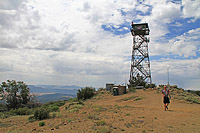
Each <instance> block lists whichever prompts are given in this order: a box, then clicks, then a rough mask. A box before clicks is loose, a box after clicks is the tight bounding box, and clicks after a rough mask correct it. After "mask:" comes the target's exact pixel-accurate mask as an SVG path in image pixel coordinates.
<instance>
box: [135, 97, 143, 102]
mask: <svg viewBox="0 0 200 133" xmlns="http://www.w3.org/2000/svg"><path fill="white" fill-rule="evenodd" d="M138 100H142V98H141V97H137V98H136V99H135V100H134V101H138Z"/></svg>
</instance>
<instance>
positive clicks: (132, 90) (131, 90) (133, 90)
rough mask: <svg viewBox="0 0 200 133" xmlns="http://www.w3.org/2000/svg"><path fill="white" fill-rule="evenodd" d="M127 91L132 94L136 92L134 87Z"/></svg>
mask: <svg viewBox="0 0 200 133" xmlns="http://www.w3.org/2000/svg"><path fill="white" fill-rule="evenodd" d="M128 90H129V92H133V93H134V92H135V91H136V89H135V87H129V88H128Z"/></svg>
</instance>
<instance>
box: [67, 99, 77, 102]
mask: <svg viewBox="0 0 200 133" xmlns="http://www.w3.org/2000/svg"><path fill="white" fill-rule="evenodd" d="M67 101H68V102H78V98H70V99H68V100H67Z"/></svg>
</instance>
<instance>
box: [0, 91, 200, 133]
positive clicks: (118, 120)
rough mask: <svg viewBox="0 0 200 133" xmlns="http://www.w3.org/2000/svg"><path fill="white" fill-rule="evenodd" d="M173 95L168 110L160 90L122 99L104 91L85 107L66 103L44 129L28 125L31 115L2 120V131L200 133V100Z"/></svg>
mask: <svg viewBox="0 0 200 133" xmlns="http://www.w3.org/2000/svg"><path fill="white" fill-rule="evenodd" d="M171 92H172V99H171V104H170V106H169V110H168V111H164V110H163V104H162V96H161V94H160V90H159V89H156V90H151V89H149V90H145V91H144V90H137V91H136V92H135V93H127V94H124V95H121V96H112V95H111V94H110V93H109V92H105V91H101V92H99V93H98V94H97V95H96V96H95V97H93V98H92V99H90V100H87V101H85V102H84V105H79V104H78V105H76V103H75V105H73V104H72V103H71V102H66V104H65V105H64V106H62V107H61V108H60V112H57V113H56V117H55V118H52V119H47V120H43V121H44V122H45V126H43V127H39V125H38V123H39V121H35V122H29V121H28V117H29V116H14V117H10V118H6V119H2V120H1V122H0V132H31V131H33V132H50V131H55V132H59V133H62V132H63V133H65V132H66V131H67V132H102V133H106V132H141V133H142V132H143V133H145V132H185V133H189V132H200V126H199V125H200V119H199V118H200V110H199V109H200V104H197V103H199V102H200V98H199V97H196V96H194V95H192V94H189V93H187V92H184V91H183V90H178V89H171ZM191 96H192V98H195V99H191ZM187 98H188V99H190V100H188V99H187ZM191 101H193V102H191ZM194 101H196V103H194ZM70 105H71V106H70ZM66 107H68V109H67V110H66ZM19 121H20V122H19Z"/></svg>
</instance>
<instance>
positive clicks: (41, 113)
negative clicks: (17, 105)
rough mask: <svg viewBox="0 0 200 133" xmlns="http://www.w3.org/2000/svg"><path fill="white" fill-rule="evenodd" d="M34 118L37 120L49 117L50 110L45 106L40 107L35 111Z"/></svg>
mask: <svg viewBox="0 0 200 133" xmlns="http://www.w3.org/2000/svg"><path fill="white" fill-rule="evenodd" d="M34 118H35V119H36V120H44V119H47V118H49V110H47V109H45V108H38V109H36V110H35V112H34Z"/></svg>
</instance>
